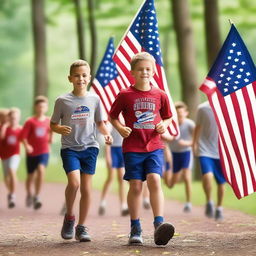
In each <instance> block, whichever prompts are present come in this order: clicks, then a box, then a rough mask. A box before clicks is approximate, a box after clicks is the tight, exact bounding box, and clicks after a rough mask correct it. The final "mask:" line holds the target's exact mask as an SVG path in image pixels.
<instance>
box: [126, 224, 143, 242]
mask: <svg viewBox="0 0 256 256" xmlns="http://www.w3.org/2000/svg"><path fill="white" fill-rule="evenodd" d="M141 232H142V230H141V227H140V226H136V225H134V226H132V227H131V233H130V237H129V241H128V244H136V245H140V244H142V243H143V239H142V236H141Z"/></svg>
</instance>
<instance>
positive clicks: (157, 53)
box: [113, 0, 179, 136]
mask: <svg viewBox="0 0 256 256" xmlns="http://www.w3.org/2000/svg"><path fill="white" fill-rule="evenodd" d="M142 51H145V52H148V53H150V54H151V55H152V56H153V57H154V58H155V60H156V73H155V75H154V77H153V79H152V81H151V83H152V85H153V86H156V87H159V88H160V89H162V90H164V91H165V92H166V94H167V95H168V98H169V101H170V108H171V112H172V114H173V120H172V123H171V125H170V126H169V132H170V133H171V134H172V135H174V136H177V135H178V134H179V128H178V122H177V114H176V110H175V107H174V104H173V101H172V98H171V95H170V92H169V88H168V84H167V80H166V76H165V72H164V67H163V60H162V54H161V48H160V41H159V33H158V23H157V16H156V10H155V7H154V0H145V1H144V3H143V4H142V6H141V8H140V9H139V11H138V12H137V14H136V15H135V17H134V19H133V21H132V23H131V24H130V26H129V27H128V29H127V31H126V33H125V35H124V36H123V38H122V40H121V42H120V43H119V46H118V47H117V49H116V52H115V54H114V56H113V59H114V61H115V63H116V64H117V69H118V73H119V75H120V77H121V79H122V81H123V83H124V85H125V87H128V86H130V85H131V84H133V83H134V79H133V77H132V76H131V74H130V60H131V58H132V57H133V56H134V55H135V54H136V53H138V52H142Z"/></svg>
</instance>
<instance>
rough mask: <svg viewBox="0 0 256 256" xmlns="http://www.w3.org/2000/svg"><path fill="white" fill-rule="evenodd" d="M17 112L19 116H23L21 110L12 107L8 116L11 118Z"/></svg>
mask: <svg viewBox="0 0 256 256" xmlns="http://www.w3.org/2000/svg"><path fill="white" fill-rule="evenodd" d="M15 112H16V113H18V114H19V115H20V114H21V111H20V109H19V108H16V107H12V108H10V111H9V113H8V115H9V116H11V115H12V114H13V113H15Z"/></svg>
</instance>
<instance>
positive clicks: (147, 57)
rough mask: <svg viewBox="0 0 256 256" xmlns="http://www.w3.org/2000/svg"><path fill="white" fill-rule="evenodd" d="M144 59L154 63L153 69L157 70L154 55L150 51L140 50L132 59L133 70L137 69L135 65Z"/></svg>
mask: <svg viewBox="0 0 256 256" xmlns="http://www.w3.org/2000/svg"><path fill="white" fill-rule="evenodd" d="M142 60H148V61H150V62H151V63H152V66H153V70H154V72H155V71H156V70H155V62H156V61H155V59H154V57H153V56H152V55H151V54H149V53H148V52H139V53H137V54H135V55H134V56H133V57H132V59H131V61H130V65H131V70H134V69H135V66H136V64H137V63H138V62H139V61H142Z"/></svg>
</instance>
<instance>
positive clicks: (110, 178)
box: [99, 168, 114, 215]
mask: <svg viewBox="0 0 256 256" xmlns="http://www.w3.org/2000/svg"><path fill="white" fill-rule="evenodd" d="M107 170H108V174H107V175H108V176H107V179H106V181H105V183H104V186H103V190H102V194H101V199H100V207H99V215H104V214H105V207H106V201H105V199H106V195H107V193H108V191H109V188H110V186H111V184H112V182H113V178H114V170H113V168H107Z"/></svg>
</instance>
